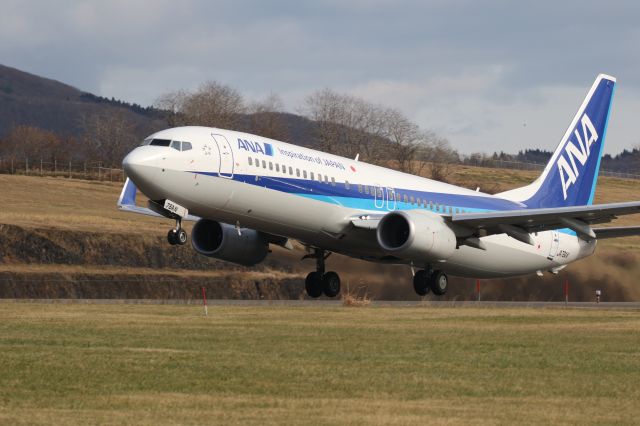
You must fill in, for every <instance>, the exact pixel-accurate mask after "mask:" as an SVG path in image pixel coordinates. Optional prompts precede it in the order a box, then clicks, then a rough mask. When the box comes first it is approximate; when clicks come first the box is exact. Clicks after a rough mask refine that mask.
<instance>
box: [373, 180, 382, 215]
mask: <svg viewBox="0 0 640 426" xmlns="http://www.w3.org/2000/svg"><path fill="white" fill-rule="evenodd" d="M373 188H374V189H373V190H374V191H375V194H374V197H373V199H374V202H375V206H376V208H377V209H382V208H384V191H383V190H382V187H381V186H380V185H378V184H376V185H375V186H374V187H373Z"/></svg>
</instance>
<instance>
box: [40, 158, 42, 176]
mask: <svg viewBox="0 0 640 426" xmlns="http://www.w3.org/2000/svg"><path fill="white" fill-rule="evenodd" d="M40 176H42V157H40Z"/></svg>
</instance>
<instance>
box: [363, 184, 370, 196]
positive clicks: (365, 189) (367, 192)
mask: <svg viewBox="0 0 640 426" xmlns="http://www.w3.org/2000/svg"><path fill="white" fill-rule="evenodd" d="M364 193H365V194H367V195H369V187H368V186H367V185H365V186H364Z"/></svg>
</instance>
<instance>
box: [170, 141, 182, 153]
mask: <svg viewBox="0 0 640 426" xmlns="http://www.w3.org/2000/svg"><path fill="white" fill-rule="evenodd" d="M171 148H173V149H175V150H176V151H180V142H178V141H173V142H171Z"/></svg>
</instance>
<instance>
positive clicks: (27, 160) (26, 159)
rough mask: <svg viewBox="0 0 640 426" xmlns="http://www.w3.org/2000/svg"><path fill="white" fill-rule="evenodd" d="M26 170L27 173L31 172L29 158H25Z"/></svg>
mask: <svg viewBox="0 0 640 426" xmlns="http://www.w3.org/2000/svg"><path fill="white" fill-rule="evenodd" d="M24 172H25V174H27V175H28V174H29V159H28V158H25V159H24Z"/></svg>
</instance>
